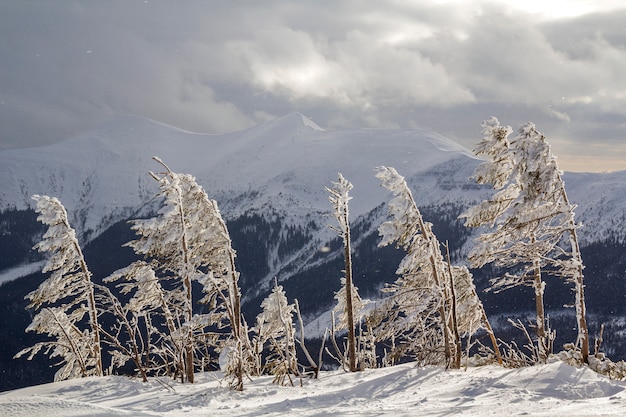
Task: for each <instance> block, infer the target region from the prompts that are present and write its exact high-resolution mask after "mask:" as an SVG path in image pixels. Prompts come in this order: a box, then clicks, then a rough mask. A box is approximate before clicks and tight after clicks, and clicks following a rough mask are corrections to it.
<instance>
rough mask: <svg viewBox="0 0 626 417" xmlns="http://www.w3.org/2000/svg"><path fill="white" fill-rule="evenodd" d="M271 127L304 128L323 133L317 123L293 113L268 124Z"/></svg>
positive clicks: (302, 115)
mask: <svg viewBox="0 0 626 417" xmlns="http://www.w3.org/2000/svg"><path fill="white" fill-rule="evenodd" d="M269 124H271V125H276V126H289V127H291V128H294V127H306V128H309V129H312V130H318V131H320V132H322V131H324V130H325V129H323V128H322V127H320V126H319V125H318V124H317V123H315V122H314V121H313V120H311V119H310V118H309V117H307V116H305V115H304V114H302V113H300V112H297V111H294V112H291V113H287V114H286V115H284V116H282V117H278V118H276V119H274V120H272V121H270V122H269Z"/></svg>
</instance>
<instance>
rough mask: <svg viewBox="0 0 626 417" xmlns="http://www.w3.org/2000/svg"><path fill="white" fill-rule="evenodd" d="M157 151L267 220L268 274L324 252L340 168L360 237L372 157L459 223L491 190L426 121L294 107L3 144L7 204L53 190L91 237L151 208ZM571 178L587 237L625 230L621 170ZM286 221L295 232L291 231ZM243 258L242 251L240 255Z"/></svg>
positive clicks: (127, 120)
mask: <svg viewBox="0 0 626 417" xmlns="http://www.w3.org/2000/svg"><path fill="white" fill-rule="evenodd" d="M154 155H156V156H159V157H160V158H161V159H163V160H164V161H165V162H166V163H167V164H168V165H169V166H170V168H171V169H172V170H174V171H176V172H185V173H191V174H193V175H195V176H196V177H197V179H198V182H199V183H200V184H201V185H203V186H204V188H205V189H206V190H207V192H208V193H209V195H210V196H211V197H212V198H215V199H216V200H217V201H218V203H219V205H220V208H221V211H222V213H223V214H224V216H225V217H226V218H227V219H229V220H232V221H236V220H237V219H244V220H242V221H240V223H242V224H241V226H242V230H243V233H246V232H247V233H248V235H250V234H251V233H254V232H255V230H254V229H258V230H257V232H258V233H263V228H260V227H259V225H258V224H252V223H251V222H250V221H245V219H250V218H251V216H256V217H255V219H256V220H258V219H262V221H264V222H265V223H266V226H267V230H266V231H267V232H268V233H269V232H270V230H269V229H272V230H271V233H274V238H275V239H277V241H276V242H265V243H266V247H265V248H263V249H261V248H257V249H256V250H257V251H258V250H265V251H266V253H265V254H264V255H266V257H265V258H266V263H267V265H266V268H265V274H264V276H263V277H262V279H261V281H262V282H263V283H267V282H269V281H270V280H271V279H272V278H273V277H274V276H276V275H278V276H279V279H287V278H289V276H291V275H293V274H295V273H296V272H297V271H301V270H302V268H306V267H308V266H310V264H311V263H313V264H315V263H316V262H318V263H319V262H325V261H326V259H325V258H320V256H318V253H317V251H318V249H320V248H322V247H323V246H324V245H326V244H327V243H328V241H329V240H330V239H332V237H333V235H332V233H331V232H329V231H328V229H327V228H326V227H325V226H326V224H328V223H332V221H333V219H332V218H329V217H328V213H329V211H330V204H329V202H328V197H327V193H326V192H325V190H324V187H325V186H330V185H331V181H334V180H336V178H337V173H338V172H341V173H342V174H343V175H344V176H345V177H346V178H347V179H348V180H349V181H351V182H352V183H353V184H354V189H353V191H352V192H351V195H352V196H353V199H352V200H351V202H350V215H351V219H352V220H353V221H355V222H357V223H358V222H359V219H360V221H361V223H360V224H361V227H362V230H361V235H362V236H363V237H364V236H367V235H368V233H369V234H370V235H371V233H372V232H373V231H374V230H375V228H376V227H377V226H378V224H379V223H380V221H381V220H382V218H383V217H384V215H385V212H384V210H381V209H380V205H381V204H383V203H384V202H385V201H387V200H388V199H389V195H388V193H387V192H386V190H384V189H383V188H382V187H380V186H379V184H378V181H377V180H376V179H375V177H374V175H373V173H374V172H373V170H374V168H375V167H377V166H380V165H387V166H393V167H395V168H396V169H397V170H398V171H399V172H400V173H401V174H402V175H404V176H405V177H406V178H407V179H408V181H409V184H410V185H411V187H412V188H413V191H414V196H415V199H416V201H417V203H418V204H419V205H420V206H422V207H439V208H441V209H440V211H444V212H445V211H446V210H448V211H449V213H447V214H448V217H450V219H449V220H450V221H451V222H457V221H456V220H455V219H454V218H453V217H451V216H453V215H454V217H455V214H458V210H459V209H460V208H462V207H467V205H469V204H472V203H474V202H476V201H478V200H480V199H482V198H484V197H485V196H487V195H488V192H489V191H488V190H487V189H485V188H484V187H478V186H476V185H475V184H474V183H473V182H472V181H471V180H469V179H468V177H469V176H470V175H471V174H472V172H473V171H474V169H475V167H476V166H477V164H479V163H480V161H479V160H477V159H476V158H475V157H474V156H473V155H472V153H471V152H470V151H469V150H467V149H465V148H463V147H462V146H460V145H458V144H457V143H455V142H453V141H451V140H450V139H447V138H445V137H443V136H441V135H438V134H436V133H434V132H429V131H426V130H419V129H410V130H409V129H402V130H400V129H395V130H378V129H342V130H324V129H322V128H321V127H319V126H318V125H317V124H315V123H314V122H313V121H312V120H310V119H308V118H307V117H305V116H303V115H302V114H299V113H291V114H288V115H287V116H284V117H282V118H280V119H277V120H274V121H271V122H268V123H265V124H262V125H259V126H255V127H253V128H250V129H246V130H243V131H238V132H233V133H229V134H222V135H207V134H198V133H193V132H188V131H184V130H181V129H177V128H174V127H172V126H168V125H164V124H162V123H159V122H156V121H153V120H148V119H145V118H140V117H134V116H124V115H120V116H117V117H115V118H113V119H112V120H110V121H109V122H108V123H105V124H103V125H101V126H99V127H97V128H95V129H93V130H91V131H88V132H85V133H84V134H81V135H79V136H77V137H75V138H72V139H69V140H67V141H64V142H61V143H57V144H54V145H50V146H46V147H39V148H30V149H16V150H7V151H3V152H0V183H1V184H2V187H0V209H2V210H7V209H10V208H11V209H17V210H24V209H27V208H29V207H33V202H32V200H31V198H30V197H31V196H32V195H33V194H48V195H52V196H56V197H58V198H59V199H60V200H61V201H62V202H63V204H64V205H65V206H66V208H67V210H68V212H69V214H70V221H71V223H72V225H73V226H74V227H75V228H76V229H77V230H78V232H79V236H81V238H82V240H83V242H85V243H86V242H88V241H90V240H93V239H94V238H95V237H97V236H98V235H100V234H101V233H102V232H104V231H105V230H106V229H107V228H109V227H110V226H111V225H113V224H114V223H116V222H118V221H120V220H126V219H128V218H131V217H133V216H136V215H138V214H139V213H140V212H141V210H142V208H143V210H144V211H145V210H147V209H146V208H145V207H146V206H147V207H148V209H149V208H150V207H152V206H151V205H150V201H151V199H152V197H153V196H154V194H155V192H156V191H157V184H156V182H155V181H154V180H153V179H152V178H150V176H149V175H148V171H151V170H153V171H157V170H159V169H160V168H161V167H160V166H159V165H158V164H157V163H156V162H154V161H153V160H152V156H154ZM565 178H566V186H567V189H568V192H569V194H570V199H571V201H572V202H574V203H576V204H578V206H579V207H578V209H577V219H578V220H579V221H583V223H585V224H586V225H587V227H585V228H583V229H582V230H581V233H580V237H581V239H582V241H583V243H584V244H587V243H590V242H594V241H598V240H602V239H604V238H606V237H607V236H619V238H620V239H621V238H623V236H624V234H625V232H624V230H625V229H624V227H623V226H624V225H625V224H626V204H625V202H626V171H625V172H616V173H611V174H567V175H566V177H565ZM446 205H447V206H448V208H442V207H445V206H446ZM450 206H453V207H455V208H456V212H455V211H454V210H452V211H450V210H451V209H450ZM377 207H378V208H379V209H378V210H375V209H376V208H377ZM440 214H441V213H437V215H440ZM426 217H428V216H427V215H426ZM365 219H367V220H365ZM427 220H428V218H427ZM272 222H274V223H275V224H273V225H272V226H270V225H269V223H272ZM276 222H278V223H279V224H277V223H276ZM457 223H458V222H457ZM235 224H237V223H235ZM457 227H458V224H457ZM289 230H291V233H292V236H291V237H292V238H294V239H295V238H297V240H298V241H297V242H295V241H292V242H290V241H289V236H288V235H289V233H290V232H289ZM237 232H239V231H235V233H237ZM436 232H437V231H436ZM248 237H250V236H248ZM262 238H263V237H261V239H262ZM267 238H268V239H265V240H266V241H267V240H270V239H269V238H270V236H267ZM281 239H282V243H281ZM357 239H358V236H357ZM287 245H291V247H290V248H287V247H286V246H287ZM357 246H358V242H357ZM240 252H241V251H240ZM463 252H464V250H461V251H460V252H459V253H463ZM329 256H332V255H329ZM240 257H243V258H244V260H245V254H241V253H240ZM0 272H1V271H0ZM258 278H261V277H256V278H255V279H254V281H258ZM257 283H258V282H257ZM260 287H263V285H261V286H260ZM253 293H254V292H253ZM250 294H251V293H249V292H248V295H250Z"/></svg>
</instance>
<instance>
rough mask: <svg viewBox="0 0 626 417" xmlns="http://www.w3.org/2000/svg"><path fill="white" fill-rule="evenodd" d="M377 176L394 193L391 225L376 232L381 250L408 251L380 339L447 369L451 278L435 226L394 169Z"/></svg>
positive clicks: (382, 169) (391, 288) (391, 287)
mask: <svg viewBox="0 0 626 417" xmlns="http://www.w3.org/2000/svg"><path fill="white" fill-rule="evenodd" d="M376 177H377V178H378V179H380V181H381V183H382V185H383V186H384V187H385V188H387V189H388V190H389V191H391V192H392V193H393V194H394V198H393V199H392V200H391V201H390V202H389V213H390V215H391V217H392V220H389V221H386V222H384V223H383V224H381V225H380V227H379V229H378V231H379V233H380V235H381V237H382V240H381V242H380V243H379V246H386V245H389V244H391V243H394V242H395V244H396V246H398V247H401V248H403V249H404V250H405V251H406V252H407V254H406V256H405V257H404V259H403V260H402V261H401V262H400V265H399V267H398V269H397V271H396V273H397V274H398V275H399V276H400V277H399V278H398V279H397V280H396V281H395V283H393V284H391V285H388V286H387V287H386V288H385V291H386V292H389V293H390V296H389V298H388V300H387V303H386V306H385V307H384V313H383V315H382V323H383V324H384V328H385V329H386V330H385V331H383V332H382V333H381V336H382V337H386V338H388V339H390V338H392V337H394V338H396V341H397V342H398V347H399V348H400V349H403V350H404V351H405V352H406V353H411V354H415V355H417V357H418V359H420V360H422V361H424V362H428V363H444V364H445V366H449V365H450V364H451V361H454V358H453V352H452V346H453V345H454V344H455V343H456V342H455V341H453V340H452V339H453V337H454V335H453V331H452V329H451V325H450V308H449V300H450V288H449V284H448V283H449V275H448V272H447V266H446V263H445V262H444V260H443V256H442V254H441V248H440V244H439V241H438V240H437V238H436V237H435V235H434V233H433V232H432V224H431V223H428V222H425V221H424V220H423V218H422V215H421V213H420V211H419V209H418V207H417V205H416V204H415V200H414V199H413V195H412V193H411V190H410V189H409V187H408V185H407V183H406V181H405V179H404V178H403V177H402V176H401V175H400V174H398V172H397V171H396V170H395V169H394V168H388V167H384V166H383V167H378V168H377V172H376ZM398 339H399V340H398ZM442 342H443V349H442V346H441V343H442ZM442 350H443V352H442ZM442 353H443V356H444V359H442V358H441V354H442ZM452 363H454V362H452Z"/></svg>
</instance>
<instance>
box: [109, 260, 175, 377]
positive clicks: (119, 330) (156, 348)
mask: <svg viewBox="0 0 626 417" xmlns="http://www.w3.org/2000/svg"><path fill="white" fill-rule="evenodd" d="M104 282H106V283H117V284H116V287H117V288H118V290H119V292H120V293H121V294H122V295H123V296H126V297H128V296H130V298H129V299H128V302H126V303H125V304H122V303H121V302H120V300H119V299H118V298H117V297H116V296H115V295H113V293H112V292H111V291H110V290H108V289H107V288H105V289H103V291H102V292H103V293H104V294H105V295H104V296H103V297H102V298H103V301H102V303H103V304H104V305H105V306H107V311H108V312H109V313H111V314H113V318H114V323H113V325H112V326H111V329H109V330H105V329H102V334H103V335H104V340H105V343H107V344H109V346H110V347H111V348H112V351H111V356H112V366H113V367H114V368H119V367H122V366H124V365H125V364H126V363H127V362H128V361H133V362H134V364H135V367H136V370H137V372H138V373H139V374H140V375H141V377H142V379H143V380H144V381H147V376H148V374H154V375H162V374H165V375H167V374H175V373H176V371H180V370H181V369H183V368H184V365H183V359H184V358H183V355H182V352H183V351H184V349H183V346H182V343H183V341H184V337H183V336H184V332H183V331H181V329H179V328H178V326H177V320H176V319H175V317H176V315H175V313H173V312H172V308H171V307H170V306H172V305H175V304H176V303H175V301H174V300H171V299H170V293H169V292H168V291H166V290H165V289H164V288H163V287H162V285H161V283H160V282H159V279H158V278H157V276H156V274H155V272H154V270H153V269H152V267H151V266H150V265H149V264H148V263H146V262H144V261H137V262H134V263H132V264H130V265H129V266H127V267H125V268H122V269H119V270H117V271H115V272H114V273H112V274H111V275H109V276H108V277H107V278H105V279H104ZM159 319H160V320H159ZM161 324H162V325H161ZM170 364H173V366H174V372H172V370H171V369H169V368H170Z"/></svg>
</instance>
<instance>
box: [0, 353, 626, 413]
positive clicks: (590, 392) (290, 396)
mask: <svg viewBox="0 0 626 417" xmlns="http://www.w3.org/2000/svg"><path fill="white" fill-rule="evenodd" d="M216 376H217V375H216V374H214V373H205V374H199V375H198V376H197V380H198V382H197V383H196V384H193V385H191V384H187V385H181V384H178V383H172V382H171V381H168V383H167V384H166V383H165V382H166V381H160V382H159V381H157V380H155V379H152V380H151V381H150V382H148V383H146V384H143V383H141V382H140V381H138V380H131V379H128V378H125V377H105V378H87V379H75V380H70V381H64V382H59V383H53V384H46V385H40V386H35V387H29V388H24V389H19V390H14V391H8V392H4V393H0V416H11V417H23V416H45V417H57V416H63V417H70V416H81V417H82V416H94V417H117V416H155V415H159V416H189V417H195V416H203V417H206V416H211V417H217V416H260V415H264V416H326V415H332V416H415V415H420V416H450V415H471V416H491V415H492V416H517V415H524V416H568V417H573V416H601V415H619V416H622V415H625V414H626V382H619V381H612V380H609V379H607V378H605V377H604V376H601V375H598V374H596V373H594V372H593V371H590V370H589V369H587V368H574V367H571V366H568V365H566V364H564V363H561V362H557V363H552V364H548V365H541V366H536V367H531V368H523V369H503V368H499V367H495V366H486V367H479V368H469V369H468V370H467V371H465V370H460V371H443V370H442V369H439V368H416V367H415V366H414V365H413V364H406V365H399V366H395V367H390V368H385V369H378V370H368V371H366V372H360V373H355V374H348V373H344V372H341V371H333V372H324V373H322V375H321V376H320V379H318V380H306V381H304V386H303V387H281V386H276V385H274V384H272V383H271V378H269V377H263V378H258V379H255V380H254V381H248V383H247V385H246V387H245V391H244V392H234V391H230V390H229V389H228V388H227V387H226V386H224V385H223V384H221V383H220V381H219V380H217V379H216ZM168 384H171V386H168Z"/></svg>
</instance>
